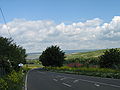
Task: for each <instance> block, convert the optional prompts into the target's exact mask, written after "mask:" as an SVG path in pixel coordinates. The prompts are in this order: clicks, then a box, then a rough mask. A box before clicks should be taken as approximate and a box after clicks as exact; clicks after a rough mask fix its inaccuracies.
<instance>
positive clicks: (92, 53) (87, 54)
mask: <svg viewBox="0 0 120 90" xmlns="http://www.w3.org/2000/svg"><path fill="white" fill-rule="evenodd" d="M118 49H119V50H120V48H118ZM106 50H108V49H102V50H97V51H90V52H82V53H73V54H68V55H66V60H68V59H76V58H95V57H98V56H100V55H102V54H103V53H104V52H105V51H106Z"/></svg>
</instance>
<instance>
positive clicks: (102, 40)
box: [0, 16, 120, 52]
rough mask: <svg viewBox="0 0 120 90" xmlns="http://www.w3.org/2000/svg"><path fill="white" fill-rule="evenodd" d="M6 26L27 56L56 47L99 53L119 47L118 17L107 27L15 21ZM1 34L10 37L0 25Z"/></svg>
mask: <svg viewBox="0 0 120 90" xmlns="http://www.w3.org/2000/svg"><path fill="white" fill-rule="evenodd" d="M7 26H8V28H9V31H10V33H11V35H12V37H13V39H14V41H15V42H16V43H17V44H19V45H21V46H23V47H24V48H26V49H27V52H38V51H42V50H44V49H45V48H46V47H48V46H51V45H59V46H60V47H61V48H62V49H98V48H111V47H119V44H120V39H119V38H120V16H115V17H113V19H112V20H111V22H109V23H103V20H101V19H99V18H95V19H92V20H87V21H85V22H74V23H72V24H69V25H66V24H65V23H64V22H62V23H60V24H56V23H55V22H54V21H49V20H37V21H28V20H25V19H14V20H13V21H11V22H8V23H7ZM0 34H1V36H4V37H9V35H8V31H7V27H6V26H5V25H4V24H0Z"/></svg>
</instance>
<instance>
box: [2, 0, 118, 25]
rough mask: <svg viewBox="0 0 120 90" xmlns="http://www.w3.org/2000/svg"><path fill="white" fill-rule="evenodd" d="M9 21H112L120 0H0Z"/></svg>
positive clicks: (116, 13)
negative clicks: (20, 19)
mask: <svg viewBox="0 0 120 90" xmlns="http://www.w3.org/2000/svg"><path fill="white" fill-rule="evenodd" d="M0 7H1V8H2V9H3V10H4V13H5V16H6V19H7V20H8V21H11V20H13V19H14V18H24V19H27V20H54V21H55V22H66V23H69V22H78V21H85V20H88V19H93V18H101V19H103V20H105V21H106V22H107V21H110V20H111V18H113V16H117V15H120V0H0Z"/></svg>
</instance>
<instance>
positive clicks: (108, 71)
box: [44, 66, 120, 79]
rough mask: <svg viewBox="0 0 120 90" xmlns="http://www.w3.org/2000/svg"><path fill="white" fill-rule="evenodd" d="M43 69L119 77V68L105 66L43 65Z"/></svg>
mask: <svg viewBox="0 0 120 90" xmlns="http://www.w3.org/2000/svg"><path fill="white" fill-rule="evenodd" d="M44 69H45V70H47V71H48V70H49V71H53V72H61V73H69V74H78V75H87V76H95V77H103V78H116V79H120V71H119V70H114V69H107V68H87V67H79V68H73V67H72V68H71V67H67V66H63V67H44Z"/></svg>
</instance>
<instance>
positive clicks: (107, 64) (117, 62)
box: [99, 49, 120, 69]
mask: <svg viewBox="0 0 120 90" xmlns="http://www.w3.org/2000/svg"><path fill="white" fill-rule="evenodd" d="M99 58H100V67H101V68H112V69H119V68H120V51H119V50H118V49H109V50H106V51H105V52H104V55H101V56H100V57H99Z"/></svg>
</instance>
